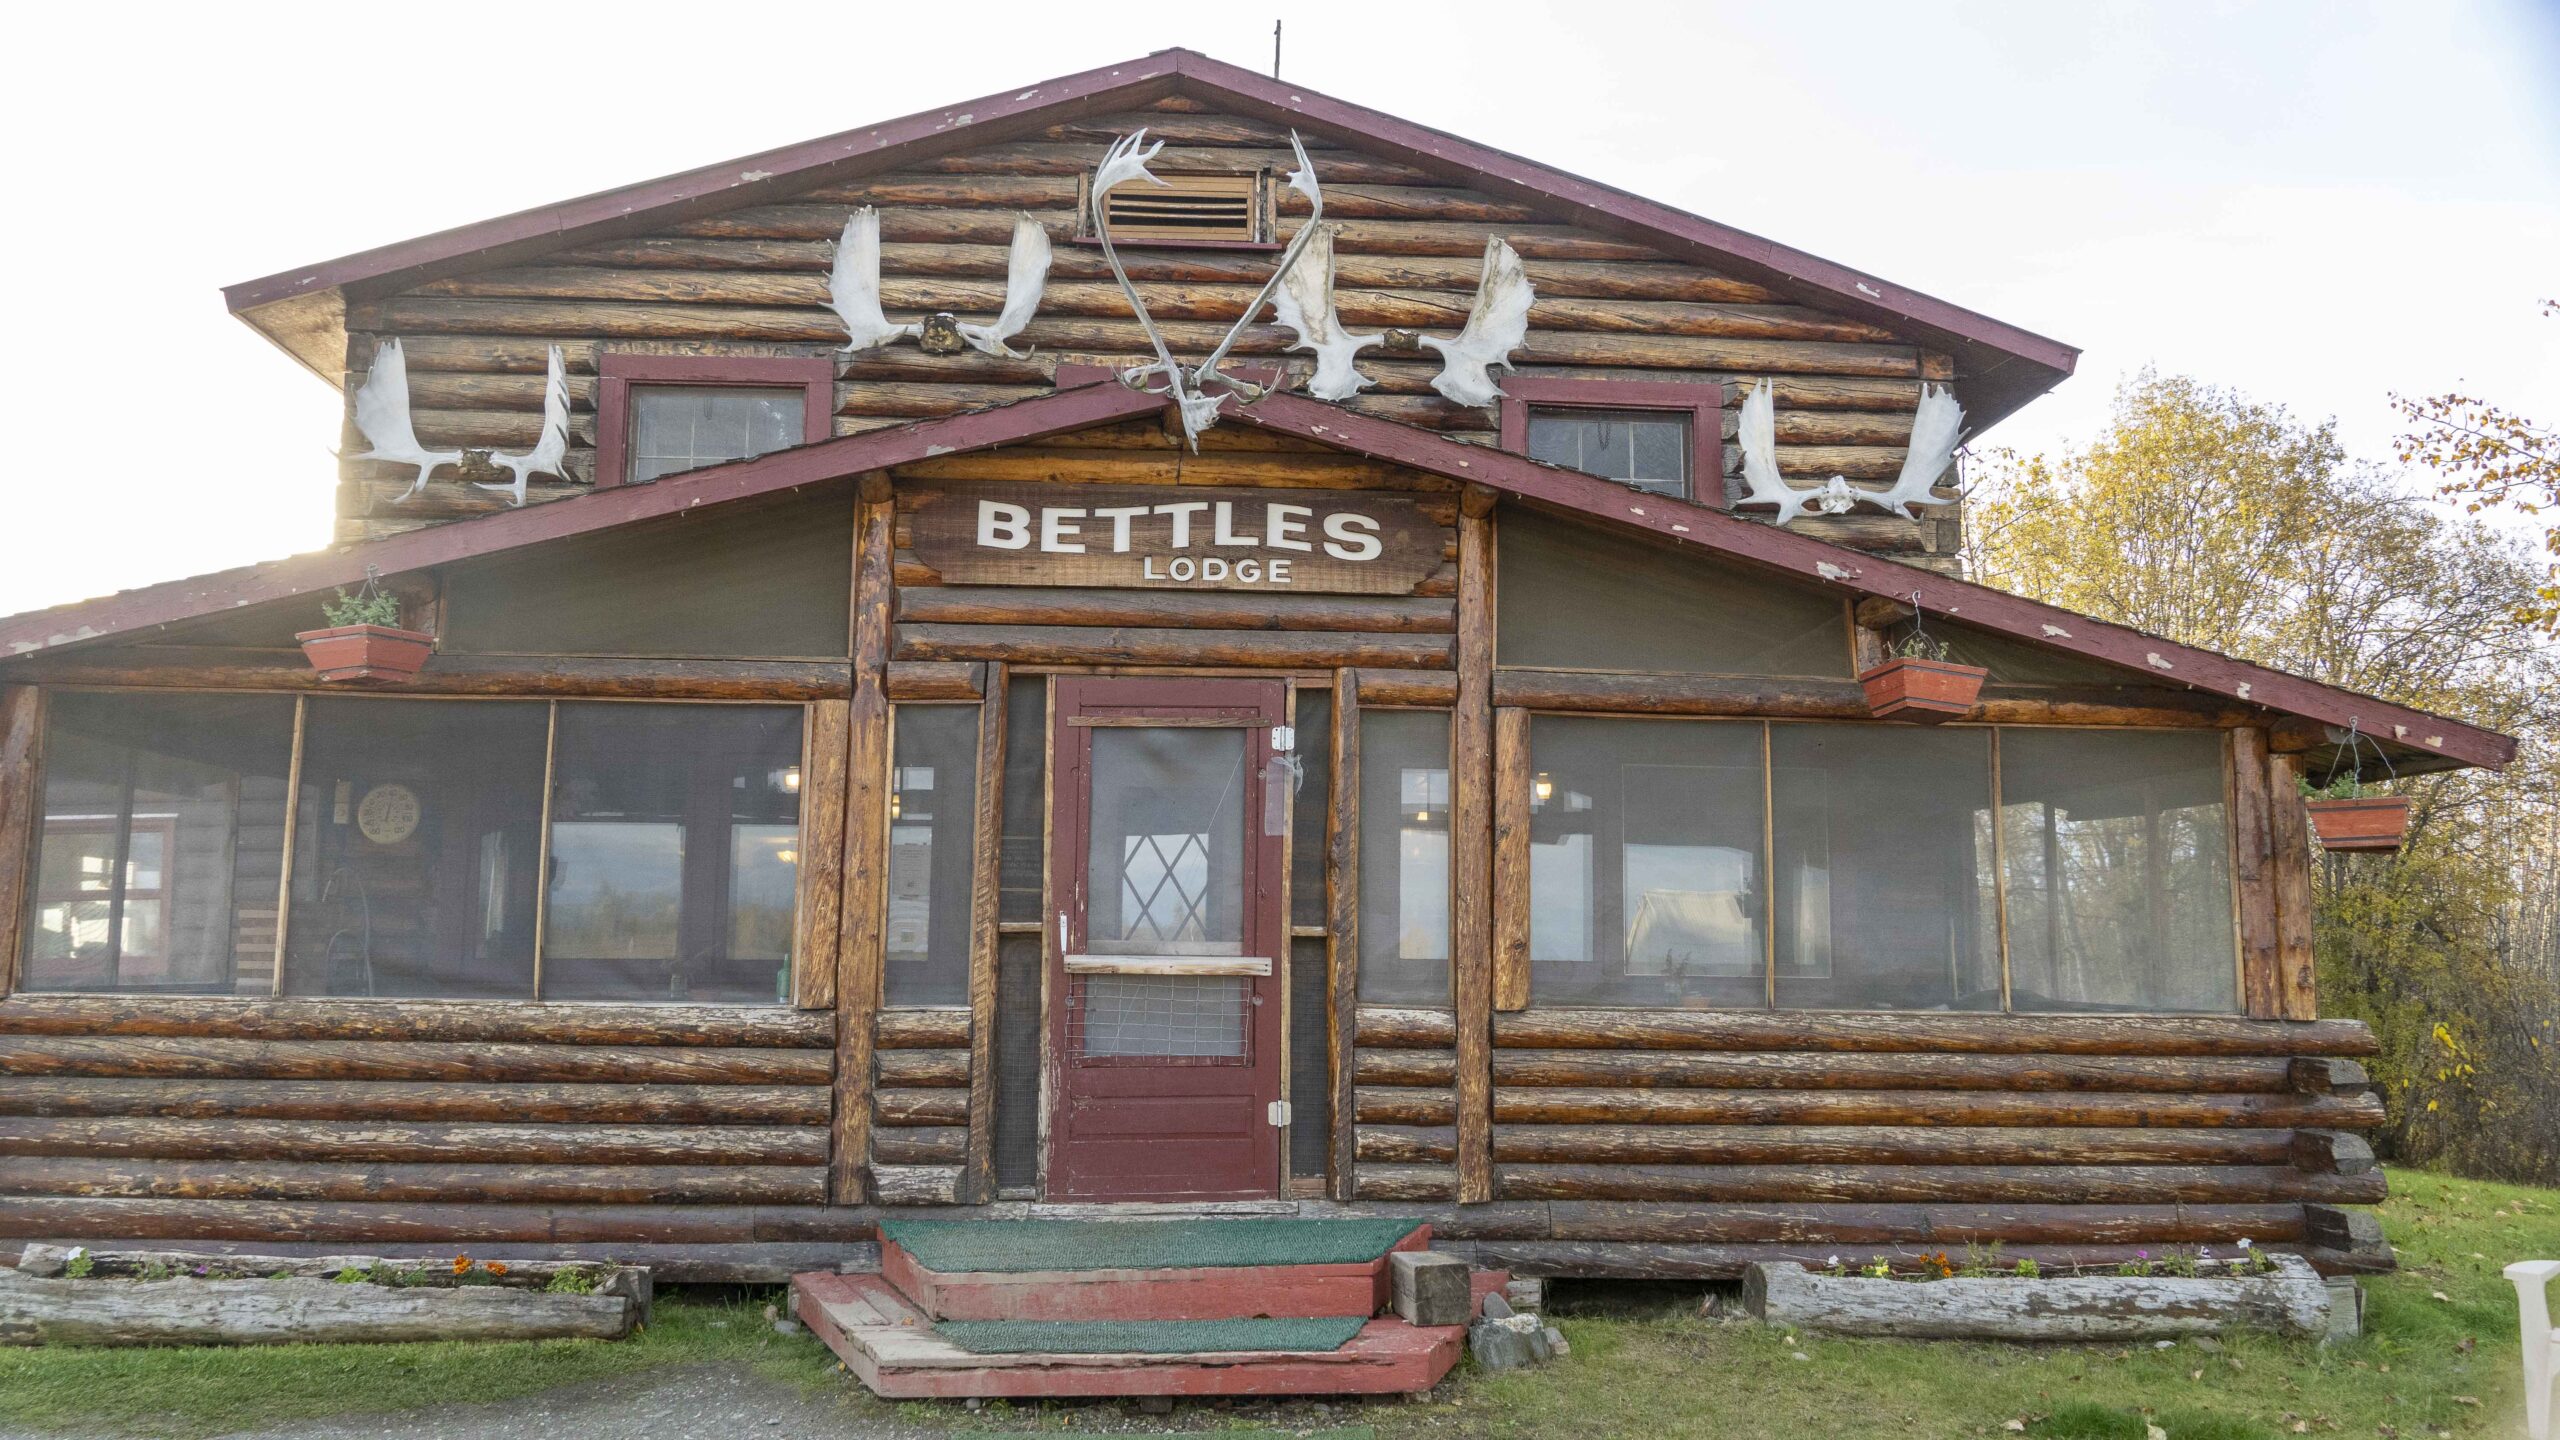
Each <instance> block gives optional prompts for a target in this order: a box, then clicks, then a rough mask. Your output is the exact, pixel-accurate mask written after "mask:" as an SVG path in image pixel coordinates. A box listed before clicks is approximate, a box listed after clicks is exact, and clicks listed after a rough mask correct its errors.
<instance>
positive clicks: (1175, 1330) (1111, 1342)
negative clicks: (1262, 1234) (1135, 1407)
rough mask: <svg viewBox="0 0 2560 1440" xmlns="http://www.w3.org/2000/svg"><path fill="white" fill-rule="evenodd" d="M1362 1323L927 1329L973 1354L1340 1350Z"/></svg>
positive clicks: (979, 1323) (1347, 1318)
mask: <svg viewBox="0 0 2560 1440" xmlns="http://www.w3.org/2000/svg"><path fill="white" fill-rule="evenodd" d="M1368 1323H1369V1322H1368V1321H1367V1320H1366V1319H1364V1318H1362V1317H1360V1316H1357V1315H1344V1316H1338V1317H1333V1318H1328V1319H1320V1320H937V1321H935V1322H934V1326H933V1333H934V1334H936V1335H939V1336H941V1337H942V1338H944V1339H945V1340H948V1341H950V1342H951V1343H952V1344H954V1345H957V1346H959V1347H960V1348H961V1349H963V1350H966V1351H969V1352H970V1353H971V1354H975V1355H1029V1354H1041V1355H1205V1354H1209V1353H1211V1352H1217V1351H1231V1350H1309V1351H1323V1350H1339V1349H1341V1348H1342V1347H1343V1346H1344V1345H1347V1344H1349V1343H1350V1341H1351V1337H1352V1336H1354V1335H1357V1334H1359V1333H1360V1327H1361V1326H1363V1325H1366V1324H1368Z"/></svg>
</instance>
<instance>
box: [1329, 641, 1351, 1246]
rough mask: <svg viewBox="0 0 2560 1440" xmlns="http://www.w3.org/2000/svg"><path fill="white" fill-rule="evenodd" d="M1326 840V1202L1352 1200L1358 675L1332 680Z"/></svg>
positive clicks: (1347, 674) (1346, 672)
mask: <svg viewBox="0 0 2560 1440" xmlns="http://www.w3.org/2000/svg"><path fill="white" fill-rule="evenodd" d="M1332 744H1333V786H1332V790H1333V794H1332V798H1331V801H1330V805H1331V811H1332V813H1331V814H1329V815H1327V816H1326V817H1325V821H1326V825H1327V827H1328V833H1329V834H1330V836H1331V839H1330V841H1329V842H1328V846H1327V849H1326V852H1325V864H1324V910H1325V960H1326V964H1327V967H1328V975H1327V984H1326V988H1325V1024H1326V1040H1325V1064H1326V1066H1327V1069H1326V1072H1325V1073H1326V1074H1327V1075H1329V1076H1331V1077H1332V1080H1333V1134H1332V1142H1333V1144H1332V1153H1331V1155H1330V1157H1329V1159H1328V1160H1327V1163H1326V1172H1327V1174H1328V1175H1329V1176H1330V1178H1331V1181H1332V1193H1333V1198H1334V1199H1336V1200H1349V1199H1350V1198H1352V1167H1353V1165H1354V1163H1355V1160H1356V1154H1355V1150H1354V1146H1355V1143H1356V1140H1357V1137H1358V1134H1359V1127H1358V1126H1357V1125H1355V1124H1354V1123H1353V1118H1354V1117H1353V1114H1352V1100H1353V1081H1354V1079H1355V1078H1356V1076H1355V1075H1354V1073H1353V1061H1354V1058H1355V1056H1356V1054H1357V1052H1356V1050H1355V1049H1354V1046H1355V1043H1356V1039H1357V1031H1358V1027H1359V1022H1360V907H1359V905H1358V903H1357V900H1358V897H1359V893H1360V672H1359V671H1357V670H1337V671H1335V672H1334V675H1333V735H1332Z"/></svg>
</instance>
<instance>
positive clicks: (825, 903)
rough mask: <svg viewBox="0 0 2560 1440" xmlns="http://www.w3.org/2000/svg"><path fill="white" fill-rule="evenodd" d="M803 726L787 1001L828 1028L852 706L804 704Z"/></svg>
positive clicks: (840, 909) (840, 913) (840, 905)
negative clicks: (820, 1017)
mask: <svg viewBox="0 0 2560 1440" xmlns="http://www.w3.org/2000/svg"><path fill="white" fill-rule="evenodd" d="M807 724H808V727H809V728H808V736H807V739H806V740H805V741H804V742H803V743H802V745H801V761H800V774H801V777H802V779H801V785H800V806H801V810H800V871H799V880H798V888H799V902H798V904H799V908H798V912H797V915H796V917H795V919H794V921H793V929H792V947H791V953H792V957H793V960H792V967H791V976H792V996H791V998H792V1003H793V1004H794V1005H797V1006H798V1007H800V1008H801V1009H803V1010H815V1011H824V1012H826V1019H827V1024H828V1027H829V1029H830V1030H831V1031H832V1029H833V1027H834V1024H835V1013H834V1012H835V1008H836V965H835V954H836V936H837V935H838V934H839V933H841V931H842V927H843V923H844V835H845V829H844V820H845V761H846V751H847V749H848V748H849V747H850V746H851V744H852V741H853V728H852V727H853V707H852V704H851V702H849V701H844V700H820V701H816V702H814V703H812V704H811V705H810V706H809V709H808V719H807ZM829 1038H830V1039H833V1038H834V1037H833V1036H832V1034H831V1035H830V1036H829Z"/></svg>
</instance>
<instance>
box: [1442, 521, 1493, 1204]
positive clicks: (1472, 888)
mask: <svg viewBox="0 0 2560 1440" xmlns="http://www.w3.org/2000/svg"><path fill="white" fill-rule="evenodd" d="M1493 505H1494V494H1493V492H1492V491H1490V490H1485V489H1469V490H1468V491H1467V492H1466V493H1465V494H1464V496H1463V497H1461V499H1460V502H1459V514H1458V701H1457V706H1456V708H1455V710H1454V712H1453V714H1454V721H1453V723H1452V725H1451V727H1450V741H1449V879H1450V884H1451V887H1452V896H1451V908H1450V915H1449V956H1450V976H1449V988H1450V998H1451V1000H1452V1001H1453V1002H1454V1007H1453V1008H1454V1009H1455V1010H1456V1012H1457V1025H1458V1042H1457V1049H1458V1085H1457V1091H1458V1200H1459V1202H1460V1203H1462V1204H1474V1203H1480V1202H1482V1201H1486V1200H1491V1199H1492V1198H1494V1177H1493V926H1492V917H1491V915H1490V914H1489V913H1488V907H1487V906H1486V905H1485V904H1484V903H1483V900H1482V897H1485V896H1488V895H1490V894H1491V893H1492V890H1493V876H1492V869H1493V805H1492V799H1493V797H1492V786H1493V592H1494V584H1495V580H1494V529H1493Z"/></svg>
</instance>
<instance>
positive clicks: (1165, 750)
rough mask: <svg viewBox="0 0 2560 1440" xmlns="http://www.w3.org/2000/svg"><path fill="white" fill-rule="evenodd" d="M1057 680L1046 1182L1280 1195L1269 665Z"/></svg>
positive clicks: (1278, 843)
mask: <svg viewBox="0 0 2560 1440" xmlns="http://www.w3.org/2000/svg"><path fill="white" fill-rule="evenodd" d="M1056 697H1057V701H1056V713H1055V717H1054V719H1055V729H1054V732H1053V737H1054V738H1053V742H1052V743H1053V745H1054V747H1055V749H1054V753H1053V757H1052V760H1053V768H1052V770H1051V783H1052V785H1053V786H1054V787H1055V788H1054V790H1053V796H1052V800H1053V810H1052V814H1053V816H1054V822H1055V826H1056V829H1055V833H1054V835H1053V836H1052V843H1053V849H1052V852H1051V860H1050V865H1051V870H1050V884H1049V891H1050V893H1049V903H1050V909H1051V917H1050V923H1049V927H1048V928H1049V935H1048V937H1047V944H1046V945H1045V946H1044V949H1046V951H1047V952H1048V955H1049V966H1050V973H1049V995H1050V996H1051V1003H1050V1006H1049V1047H1048V1055H1049V1060H1048V1065H1049V1081H1050V1083H1049V1086H1048V1090H1049V1107H1050V1108H1049V1144H1048V1157H1049V1164H1048V1177H1047V1178H1048V1186H1047V1188H1048V1194H1049V1196H1050V1198H1052V1199H1059V1200H1193V1199H1225V1198H1262V1197H1268V1196H1272V1195H1276V1194H1277V1193H1278V1191H1279V1185H1280V1136H1281V1133H1282V1132H1281V1131H1280V1130H1279V1129H1278V1128H1277V1127H1276V1126H1275V1125H1274V1123H1273V1120H1274V1113H1275V1104H1276V1102H1277V1101H1278V1100H1279V1098H1280V1071H1281V1067H1282V1066H1283V1065H1284V1064H1285V1063H1286V1061H1285V1057H1284V1056H1283V1054H1282V1050H1281V1035H1282V1029H1281V1006H1282V1004H1283V1003H1284V1002H1283V996H1284V994H1285V986H1284V981H1285V964H1284V962H1283V957H1284V956H1285V955H1286V954H1287V947H1288V928H1287V924H1286V916H1284V915H1283V914H1282V912H1281V900H1282V890H1281V875H1282V868H1283V860H1284V857H1285V854H1286V851H1285V848H1284V846H1285V844H1286V839H1287V836H1288V831H1289V816H1288V806H1289V793H1290V789H1291V787H1290V786H1289V784H1288V783H1286V782H1287V777H1288V775H1289V769H1288V763H1289V762H1288V756H1287V755H1286V754H1285V753H1283V752H1281V751H1279V750H1277V749H1275V748H1274V745H1273V731H1274V729H1275V727H1278V726H1280V725H1281V724H1283V723H1284V718H1285V706H1286V704H1287V692H1286V689H1285V686H1284V682H1281V681H1277V680H1224V679H1217V680H1212V679H1137V678H1117V677H1112V678H1104V677H1082V676H1079V677H1063V678H1061V679H1059V680H1058V681H1057V682H1056Z"/></svg>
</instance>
